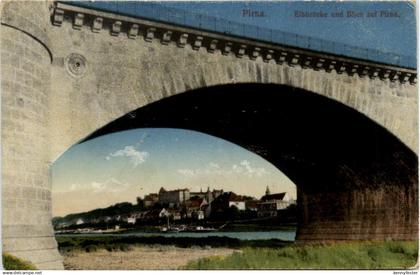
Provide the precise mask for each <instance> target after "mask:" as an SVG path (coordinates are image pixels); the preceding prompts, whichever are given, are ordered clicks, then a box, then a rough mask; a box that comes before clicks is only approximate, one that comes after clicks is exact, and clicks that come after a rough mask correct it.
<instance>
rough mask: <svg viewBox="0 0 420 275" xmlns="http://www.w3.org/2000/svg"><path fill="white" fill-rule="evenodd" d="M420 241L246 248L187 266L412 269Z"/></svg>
mask: <svg viewBox="0 0 420 275" xmlns="http://www.w3.org/2000/svg"><path fill="white" fill-rule="evenodd" d="M417 258H418V242H414V241H413V242H398V241H384V242H348V243H329V244H316V245H296V244H293V245H289V246H286V247H282V248H251V247H248V248H244V249H243V250H242V251H241V253H233V254H231V255H229V256H227V257H218V256H216V257H210V258H205V259H199V260H196V261H193V262H190V263H189V264H188V265H186V266H185V267H183V268H185V269H194V270H196V269H199V270H203V269H204V270H205V269H210V270H214V269H408V268H413V267H415V266H416V264H417Z"/></svg>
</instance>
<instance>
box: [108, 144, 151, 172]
mask: <svg viewBox="0 0 420 275" xmlns="http://www.w3.org/2000/svg"><path fill="white" fill-rule="evenodd" d="M139 143H140V142H139ZM113 157H126V158H128V159H129V161H130V163H131V164H132V165H133V166H134V167H136V166H138V165H140V164H142V163H143V162H145V161H146V159H147V158H148V157H149V153H148V152H146V151H139V150H137V149H136V148H135V147H134V146H125V147H124V149H121V150H117V151H115V152H114V153H110V154H109V155H108V156H106V160H111V158H113Z"/></svg>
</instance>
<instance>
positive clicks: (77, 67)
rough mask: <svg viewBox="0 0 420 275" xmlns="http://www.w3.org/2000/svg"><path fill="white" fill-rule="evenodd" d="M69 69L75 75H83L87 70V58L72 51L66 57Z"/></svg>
mask: <svg viewBox="0 0 420 275" xmlns="http://www.w3.org/2000/svg"><path fill="white" fill-rule="evenodd" d="M66 64H67V66H66V67H67V71H68V72H69V73H70V74H71V75H72V76H74V77H82V76H83V75H84V74H85V73H86V70H87V64H86V58H85V57H84V56H83V55H80V54H77V53H72V54H70V55H69V56H67V58H66Z"/></svg>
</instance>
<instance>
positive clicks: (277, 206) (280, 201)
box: [257, 186, 291, 217]
mask: <svg viewBox="0 0 420 275" xmlns="http://www.w3.org/2000/svg"><path fill="white" fill-rule="evenodd" d="M260 201H261V202H259V203H258V204H257V210H258V217H273V216H277V211H279V210H282V209H286V208H287V207H289V205H290V204H291V200H290V198H289V196H288V194H287V193H286V192H283V193H276V194H271V192H270V189H269V188H268V186H267V189H266V192H265V195H264V196H262V197H261V200H260Z"/></svg>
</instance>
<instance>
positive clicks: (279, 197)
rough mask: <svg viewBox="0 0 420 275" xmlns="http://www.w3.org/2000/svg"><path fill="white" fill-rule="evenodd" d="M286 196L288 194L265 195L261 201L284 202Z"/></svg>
mask: <svg viewBox="0 0 420 275" xmlns="http://www.w3.org/2000/svg"><path fill="white" fill-rule="evenodd" d="M285 195H286V192H283V193H276V194H270V195H265V196H262V197H261V200H262V201H271V200H283V199H284V196H285Z"/></svg>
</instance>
